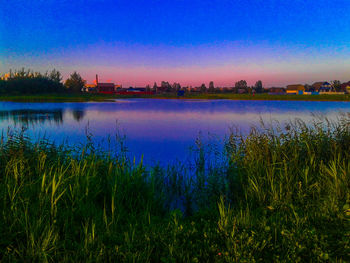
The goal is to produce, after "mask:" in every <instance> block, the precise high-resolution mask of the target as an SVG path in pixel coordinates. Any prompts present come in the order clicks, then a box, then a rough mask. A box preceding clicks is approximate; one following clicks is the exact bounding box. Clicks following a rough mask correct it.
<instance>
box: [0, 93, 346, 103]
mask: <svg viewBox="0 0 350 263" xmlns="http://www.w3.org/2000/svg"><path fill="white" fill-rule="evenodd" d="M130 98H149V99H205V100H212V99H227V100H300V101H350V95H349V94H344V95H339V94H338V95H269V94H267V93H262V94H255V95H254V96H253V95H251V94H233V93H221V94H220V93H216V94H212V93H186V94H185V96H183V97H178V96H177V95H176V94H174V93H168V94H154V95H108V94H97V93H66V94H64V93H57V94H37V95H0V101H17V102H86V101H110V100H114V99H130Z"/></svg>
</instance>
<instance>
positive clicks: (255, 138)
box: [0, 116, 350, 262]
mask: <svg viewBox="0 0 350 263" xmlns="http://www.w3.org/2000/svg"><path fill="white" fill-rule="evenodd" d="M197 146H198V149H197V152H196V155H195V157H194V161H193V164H194V165H187V164H180V163H179V164H177V165H174V166H172V167H168V168H162V167H144V166H143V165H142V163H141V164H139V165H135V164H134V163H133V162H131V161H129V160H128V158H127V157H126V156H125V155H124V154H123V151H118V154H117V155H115V154H112V152H102V151H100V150H98V149H95V148H94V147H93V145H92V144H90V143H88V144H87V146H86V147H84V148H83V149H81V150H80V151H74V150H73V149H70V148H67V147H64V146H62V147H57V146H54V145H52V144H50V143H48V142H47V141H41V142H38V143H32V142H30V140H28V139H27V138H26V137H25V134H24V133H21V134H17V135H13V134H12V135H11V134H9V137H8V139H7V140H2V143H1V145H0V164H1V165H0V169H1V177H0V196H1V199H0V201H1V202H0V211H1V214H0V233H1V235H0V261H3V262H16V261H21V262H22V261H26V262H40V261H42V262H62V261H65V262H105V261H112V262H119V261H127V262H257V261H263V262H349V261H350V191H349V190H350V152H349V149H350V119H349V116H348V117H346V116H344V117H343V118H342V119H341V120H339V122H337V123H330V122H327V121H326V120H325V121H323V122H316V121H315V123H314V125H313V126H312V127H308V126H306V125H305V124H304V123H302V122H300V121H295V122H294V123H290V124H288V125H286V126H285V127H283V129H281V128H275V129H270V128H265V127H264V126H262V127H260V128H252V130H251V132H250V134H249V135H248V136H245V137H244V136H241V135H239V134H238V133H236V132H233V133H232V134H231V136H230V137H229V138H228V139H227V141H226V143H225V150H224V152H223V153H219V152H218V151H217V150H216V149H215V147H212V148H211V149H210V148H208V146H204V145H203V143H202V142H200V141H197ZM121 148H123V147H121Z"/></svg>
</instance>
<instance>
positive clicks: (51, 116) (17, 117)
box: [0, 109, 63, 125]
mask: <svg viewBox="0 0 350 263" xmlns="http://www.w3.org/2000/svg"><path fill="white" fill-rule="evenodd" d="M0 121H6V122H9V121H12V122H13V123H14V124H15V125H18V124H24V125H29V124H30V125H42V124H44V123H45V122H54V123H56V124H60V123H62V122H63V111H62V110H47V109H46V110H31V109H23V110H21V109H19V110H10V111H6V110H2V111H0Z"/></svg>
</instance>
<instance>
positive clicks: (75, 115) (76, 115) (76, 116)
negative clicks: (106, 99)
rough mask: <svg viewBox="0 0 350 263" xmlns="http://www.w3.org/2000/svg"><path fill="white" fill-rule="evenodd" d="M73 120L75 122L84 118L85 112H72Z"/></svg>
mask: <svg viewBox="0 0 350 263" xmlns="http://www.w3.org/2000/svg"><path fill="white" fill-rule="evenodd" d="M72 114H73V118H74V120H76V121H77V122H79V121H81V120H82V119H83V118H84V115H85V112H84V111H83V110H72Z"/></svg>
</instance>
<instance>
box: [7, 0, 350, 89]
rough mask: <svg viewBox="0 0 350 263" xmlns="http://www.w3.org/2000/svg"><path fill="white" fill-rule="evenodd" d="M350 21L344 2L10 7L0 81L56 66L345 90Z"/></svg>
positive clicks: (15, 3) (141, 79)
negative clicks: (335, 83)
mask: <svg viewBox="0 0 350 263" xmlns="http://www.w3.org/2000/svg"><path fill="white" fill-rule="evenodd" d="M349 14H350V1H348V0H342V1H341V0H333V1H330V0H327V1H326V0H319V1H299V0H294V1H291V0H281V1H276V0H265V1H259V0H244V1H243V0H236V1H234V0H232V1H226V0H221V1H218V0H211V1H208V0H202V1H190V0H187V1H183V0H177V1H176V0H173V1H167V0H165V1H160V0H158V1H156V0H154V1H143V0H139V1H134V0H130V1H103V0H102V1H97V0H86V1H82V0H75V1H63V0H61V1H60V0H57V1H52V0H46V1H42V0H35V1H28V0H27V1H23V0H22V1H20V0H10V3H6V4H3V5H2V8H1V9H0V72H5V71H7V70H8V69H9V68H19V67H22V66H24V67H30V68H33V69H36V70H44V69H50V68H53V67H55V68H57V69H59V70H60V71H62V72H63V73H64V75H65V76H67V75H68V74H69V73H70V72H71V71H73V70H77V71H78V72H80V73H81V74H82V76H83V77H84V78H86V79H87V80H88V81H90V80H92V79H93V78H94V74H95V73H98V74H99V75H100V76H101V77H102V78H105V79H106V80H107V79H108V80H112V81H115V82H118V83H122V84H125V85H131V84H133V83H135V84H137V85H145V84H147V83H153V82H154V81H161V80H163V79H164V80H169V81H179V82H182V83H183V84H190V85H192V84H193V85H196V84H200V83H202V82H207V81H209V80H214V82H216V83H217V84H219V85H232V84H233V83H234V82H235V81H237V80H239V79H242V78H244V79H247V80H248V82H254V81H255V80H256V79H262V80H263V82H265V83H266V85H285V84H288V83H290V82H302V83H305V82H312V81H316V80H332V79H340V80H342V81H346V80H350V19H349ZM320 78H324V79H320ZM252 84H253V83H252Z"/></svg>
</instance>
